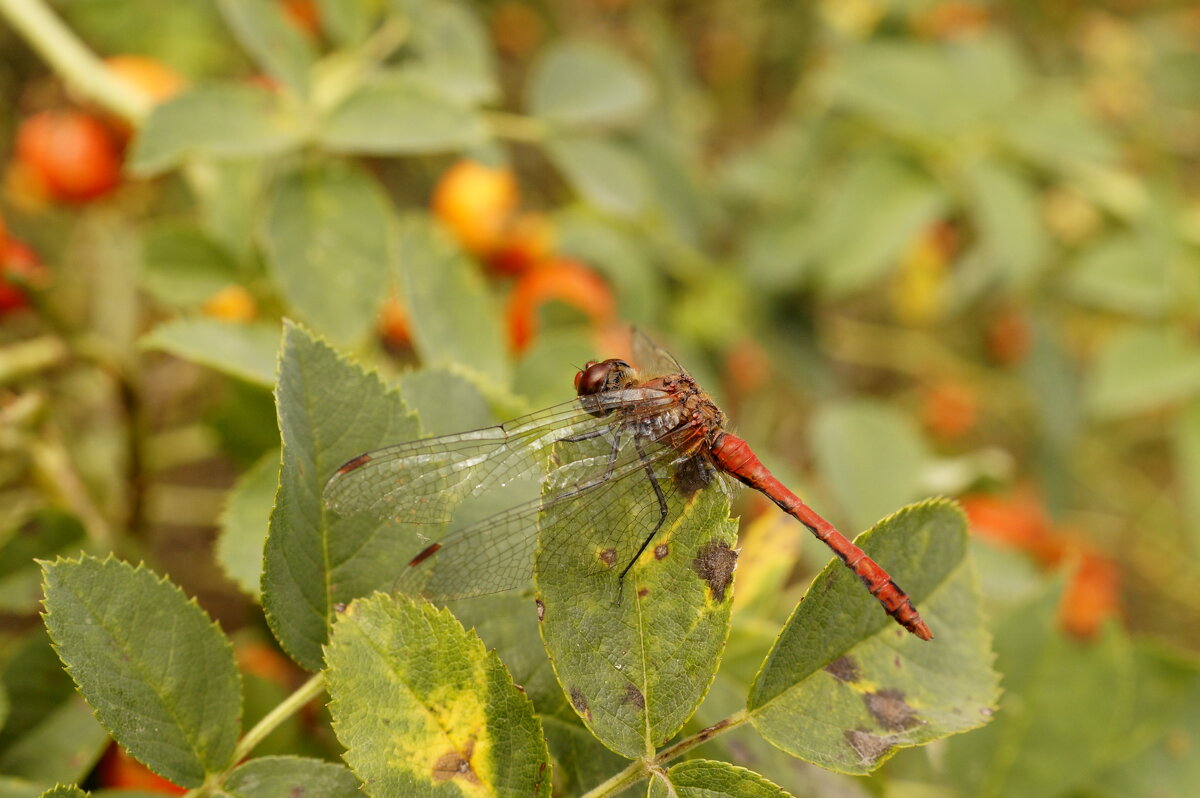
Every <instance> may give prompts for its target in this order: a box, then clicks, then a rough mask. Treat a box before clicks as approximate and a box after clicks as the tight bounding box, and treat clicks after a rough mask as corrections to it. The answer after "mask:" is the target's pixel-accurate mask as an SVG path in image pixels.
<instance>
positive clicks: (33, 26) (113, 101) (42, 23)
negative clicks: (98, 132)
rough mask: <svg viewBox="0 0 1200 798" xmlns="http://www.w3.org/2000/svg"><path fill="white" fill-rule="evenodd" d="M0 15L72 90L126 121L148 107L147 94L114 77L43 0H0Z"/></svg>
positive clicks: (134, 120) (133, 118)
mask: <svg viewBox="0 0 1200 798" xmlns="http://www.w3.org/2000/svg"><path fill="white" fill-rule="evenodd" d="M0 17H4V18H5V19H7V20H8V22H9V24H10V25H12V26H13V28H15V29H16V30H17V32H18V33H20V34H21V36H22V37H24V39H25V41H27V42H28V43H29V45H30V46H31V47H33V49H34V50H36V51H37V52H38V54H39V55H41V57H42V58H44V59H45V60H46V62H47V63H48V64H50V66H51V67H53V68H54V71H55V72H57V73H58V74H59V75H60V76H61V77H62V79H63V80H64V81H65V82H66V83H67V84H68V85H70V86H71V88H73V89H74V90H75V91H77V92H79V93H80V94H81V95H83V96H84V97H86V98H87V99H89V100H92V101H93V102H96V103H97V104H99V105H101V106H103V107H104V108H106V109H107V110H109V111H112V112H113V113H116V114H119V115H120V116H122V117H124V118H125V119H127V120H129V121H130V122H137V121H139V120H140V119H142V117H144V116H145V115H146V114H147V112H149V110H150V98H149V97H147V96H146V95H145V94H143V93H142V92H141V91H139V90H138V89H136V88H134V87H133V86H131V85H130V84H128V83H126V82H125V81H123V80H121V79H120V78H118V77H116V76H115V75H114V74H113V73H112V72H111V71H109V69H108V67H107V66H105V65H104V62H103V61H101V60H100V59H99V58H97V57H96V55H95V54H94V53H93V52H92V51H90V50H89V49H88V48H87V47H86V46H84V44H83V42H81V41H80V40H79V37H78V36H76V35H75V34H74V33H73V32H72V31H71V29H70V28H68V27H67V26H66V25H64V24H63V22H62V20H61V19H59V18H58V17H57V16H55V15H54V12H53V11H51V10H50V9H49V8H48V7H47V6H46V4H45V2H44V1H43V0H0Z"/></svg>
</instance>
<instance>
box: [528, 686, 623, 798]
mask: <svg viewBox="0 0 1200 798" xmlns="http://www.w3.org/2000/svg"><path fill="white" fill-rule="evenodd" d="M522 686H524V687H525V688H526V689H528V685H522ZM554 689H555V690H556V691H557V692H558V694H559V695H560V696H561V695H562V690H561V689H559V687H558V684H557V683H555V685H554ZM563 703H564V704H566V701H565V700H564V701H563ZM538 709H539V710H540V709H541V707H540V706H539V707H538ZM568 711H569V710H568ZM540 718H541V722H542V729H543V730H544V731H545V732H546V745H547V746H548V747H549V749H550V756H551V758H552V760H553V765H554V794H555V795H559V794H561V795H583V794H584V793H585V792H587V791H588V790H590V789H592V788H593V787H595V786H597V785H599V784H600V783H601V782H603V781H604V780H606V779H608V778H609V777H611V776H612V775H613V774H614V773H617V772H619V771H620V770H621V769H623V768H624V767H625V766H626V765H628V764H629V760H627V759H625V758H624V757H621V756H617V755H616V754H614V753H613V752H612V751H610V750H608V749H607V748H605V747H604V745H603V744H601V742H600V741H599V740H597V739H596V738H595V736H593V735H592V733H591V732H590V731H588V730H587V729H586V728H585V727H584V726H583V725H582V724H580V723H579V719H578V718H576V717H575V716H574V715H572V717H571V719H570V720H569V721H566V720H562V719H560V717H559V716H558V715H546V714H540Z"/></svg>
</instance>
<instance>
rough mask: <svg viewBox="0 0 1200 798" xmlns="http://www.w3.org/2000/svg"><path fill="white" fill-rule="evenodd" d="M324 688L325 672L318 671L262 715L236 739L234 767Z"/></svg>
mask: <svg viewBox="0 0 1200 798" xmlns="http://www.w3.org/2000/svg"><path fill="white" fill-rule="evenodd" d="M324 690H325V674H323V673H318V674H316V675H314V676H313V677H312V678H311V679H309V680H308V681H307V682H305V683H304V684H302V685H300V687H299V688H297V689H296V691H295V692H294V693H292V694H291V695H290V696H288V697H287V698H285V699H283V701H280V702H279V706H277V707H275V708H274V709H272V710H271V711H270V712H268V713H267V714H266V715H264V716H263V718H262V720H260V721H259V722H258V723H256V724H254V728H252V729H251V730H250V731H248V732H246V733H245V734H244V735H242V739H241V740H239V741H238V744H237V748H236V749H234V752H233V763H234V766H235V767H236V765H237V763H239V762H241V761H242V760H243V759H245V758H246V757H247V756H249V754H250V752H251V751H253V750H254V748H255V746H257V745H258V744H259V743H261V742H262V741H263V738H264V737H266V736H267V735H268V734H270V733H271V732H273V731H275V728H276V727H277V726H279V724H281V723H283V722H284V721H285V720H287V719H288V718H289V717H291V716H292V715H294V714H296V712H298V711H299V710H300V708H301V707H303V706H304V705H305V704H307V703H308V702H309V701H311V700H313V699H314V698H316V697H317V696H319V695H320V694H321V693H322V692H323V691H324Z"/></svg>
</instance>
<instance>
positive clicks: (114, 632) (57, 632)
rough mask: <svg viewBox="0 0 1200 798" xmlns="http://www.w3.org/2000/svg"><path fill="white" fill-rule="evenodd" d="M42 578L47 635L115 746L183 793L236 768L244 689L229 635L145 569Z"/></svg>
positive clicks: (55, 572)
mask: <svg viewBox="0 0 1200 798" xmlns="http://www.w3.org/2000/svg"><path fill="white" fill-rule="evenodd" d="M43 568H44V571H45V579H46V583H45V584H46V615H45V620H46V629H47V630H48V631H49V632H50V637H51V638H52V639H53V640H54V644H55V648H56V649H57V651H58V654H59V656H60V657H61V658H62V661H63V664H64V665H66V667H67V672H68V673H70V674H71V677H72V678H73V679H74V680H75V683H76V684H77V685H79V691H80V692H81V693H83V696H84V698H86V699H87V700H88V703H89V704H91V705H92V708H93V709H94V710H95V711H96V716H97V717H98V718H99V719H100V721H101V722H102V723H103V724H104V725H105V727H106V728H108V729H109V730H110V731H111V732H112V734H113V736H114V737H115V738H116V739H117V740H118V741H119V742H120V743H121V744H122V745H123V746H124V747H125V748H126V749H127V750H128V751H129V752H130V753H131V754H133V755H134V756H135V757H137V758H138V759H139V760H141V761H142V762H144V763H146V764H147V765H148V766H150V767H151V768H152V769H153V770H155V772H157V773H159V774H160V775H162V776H165V777H166V778H168V779H170V780H171V781H173V782H175V783H176V784H180V785H183V786H190V787H195V786H198V785H199V784H200V783H201V782H203V781H204V777H205V775H206V774H208V773H215V772H217V771H220V770H221V769H222V768H224V767H225V766H227V765H228V764H229V759H230V757H231V756H232V755H233V747H234V744H235V743H236V742H237V737H238V733H239V732H240V715H241V703H240V698H241V684H240V680H239V679H238V674H237V668H236V667H235V666H234V663H233V648H232V647H231V646H230V645H229V641H228V640H226V638H225V636H224V635H223V634H221V630H220V628H219V627H218V626H217V625H216V624H215V623H213V622H212V621H211V620H210V619H209V618H208V616H207V615H205V614H204V611H203V610H201V609H200V608H199V607H198V606H197V605H196V604H195V602H194V601H188V600H187V599H186V598H185V597H184V595H183V593H182V592H181V591H180V590H179V588H177V587H175V586H174V585H172V584H170V583H169V582H167V581H165V580H160V579H159V578H158V577H156V576H155V575H154V574H153V573H151V572H150V571H148V570H146V569H144V568H136V569H135V568H133V567H132V566H130V565H127V564H126V563H123V562H120V561H119V560H116V559H112V558H111V557H110V558H109V559H107V560H104V561H103V562H102V561H100V560H97V559H95V558H92V557H83V558H82V559H80V560H57V561H56V562H53V563H47V564H46V565H44V566H43ZM150 630H153V634H148V631H150Z"/></svg>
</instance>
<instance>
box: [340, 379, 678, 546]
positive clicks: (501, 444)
mask: <svg viewBox="0 0 1200 798" xmlns="http://www.w3.org/2000/svg"><path fill="white" fill-rule="evenodd" d="M669 401H672V400H671V398H670V397H669V396H668V395H667V394H665V393H663V392H662V391H658V390H654V389H649V388H628V389H622V390H617V391H608V392H605V393H602V394H597V395H596V396H589V397H584V398H583V399H576V400H573V401H571V402H566V403H563V404H561V405H556V406H554V407H551V408H547V409H546V410H542V411H539V412H537V413H532V414H530V415H527V416H522V417H520V418H517V419H513V420H512V421H509V422H506V423H504V424H500V425H498V426H494V427H487V428H484V429H479V430H474V431H472V432H463V433H457V434H453V435H444V436H441V437H437V438H427V439H423V440H417V441H410V442H407V443H401V444H397V445H395V446H388V447H385V448H383V449H378V450H376V451H373V452H367V453H366V454H362V455H359V456H358V457H355V458H353V459H352V460H350V461H348V462H347V463H346V464H345V465H343V466H342V467H341V468H339V469H338V470H337V472H336V473H335V474H334V475H333V476H332V477H331V478H330V479H329V481H328V483H326V486H325V492H324V497H325V502H326V504H327V506H329V507H330V508H331V509H332V510H334V512H337V513H338V514H341V515H348V514H351V513H356V512H367V513H370V514H373V515H375V516H376V517H378V518H383V519H388V520H391V521H395V522H397V523H409V524H433V523H445V522H448V521H450V520H451V519H452V517H453V512H454V509H455V508H456V507H457V506H458V505H459V504H460V503H461V502H462V500H463V499H464V498H466V497H468V496H471V495H478V494H480V493H483V492H485V491H488V490H493V489H496V488H497V487H504V486H506V485H508V484H510V483H514V482H519V481H520V480H522V479H527V478H530V477H533V478H535V479H537V478H540V477H541V475H542V474H544V473H545V468H546V466H547V457H548V456H549V454H550V451H551V449H552V447H553V445H554V444H555V443H556V442H558V441H562V440H564V439H572V438H582V439H587V438H589V437H590V436H598V435H599V434H601V433H602V432H603V431H604V430H605V429H607V428H608V427H609V425H611V424H612V421H613V418H614V417H615V414H613V413H610V412H608V411H610V410H616V409H618V408H623V409H626V410H631V409H634V408H637V409H638V410H637V412H642V410H641V408H643V407H645V408H653V407H654V406H657V405H662V404H666V403H667V402H669ZM646 412H649V410H647V411H646Z"/></svg>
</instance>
